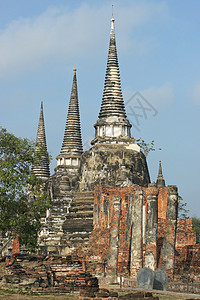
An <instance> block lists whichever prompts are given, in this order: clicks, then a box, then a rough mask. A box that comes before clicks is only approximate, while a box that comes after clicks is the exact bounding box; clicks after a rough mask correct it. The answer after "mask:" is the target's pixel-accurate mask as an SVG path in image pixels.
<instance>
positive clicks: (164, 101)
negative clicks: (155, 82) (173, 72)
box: [141, 83, 175, 107]
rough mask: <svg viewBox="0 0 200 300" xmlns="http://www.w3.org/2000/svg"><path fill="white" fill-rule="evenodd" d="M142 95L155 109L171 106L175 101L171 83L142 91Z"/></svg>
mask: <svg viewBox="0 0 200 300" xmlns="http://www.w3.org/2000/svg"><path fill="white" fill-rule="evenodd" d="M141 94H142V95H143V96H144V97H145V98H146V99H147V100H148V101H149V102H150V103H151V104H152V105H154V106H155V107H161V106H164V105H168V104H171V103H172V102H173V101H174V99H175V93H174V90H173V86H172V84H171V83H165V84H163V85H161V86H159V87H156V86H152V87H150V88H148V89H146V90H143V91H141Z"/></svg>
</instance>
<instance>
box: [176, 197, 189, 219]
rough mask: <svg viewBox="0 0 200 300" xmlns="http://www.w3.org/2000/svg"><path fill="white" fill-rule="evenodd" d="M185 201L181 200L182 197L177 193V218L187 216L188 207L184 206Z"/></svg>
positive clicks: (185, 204)
mask: <svg viewBox="0 0 200 300" xmlns="http://www.w3.org/2000/svg"><path fill="white" fill-rule="evenodd" d="M186 207H187V203H184V202H183V198H182V197H181V196H180V195H178V218H179V219H186V218H189V216H188V213H189V209H187V208H186Z"/></svg>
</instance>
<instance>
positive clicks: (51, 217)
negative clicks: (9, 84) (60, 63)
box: [1, 18, 200, 278]
mask: <svg viewBox="0 0 200 300" xmlns="http://www.w3.org/2000/svg"><path fill="white" fill-rule="evenodd" d="M94 128H95V138H94V139H93V141H92V142H91V145H92V146H91V148H90V149H89V150H87V151H85V152H84V151H83V147H82V138H81V126H80V113H79V102H78V90H77V75H76V69H74V76H73V84H72V90H71V97H70V102H69V109H68V114H67V121H66V127H65V133H64V139H63V144H62V147H61V151H60V153H59V155H58V156H57V158H56V159H57V166H56V168H55V170H54V174H53V175H52V176H50V171H49V164H48V159H47V157H46V156H45V154H44V157H43V158H42V161H41V164H39V165H34V166H33V172H34V173H35V174H36V176H38V177H40V178H41V179H42V180H43V181H44V184H47V185H48V187H49V192H50V195H51V198H52V207H51V208H50V209H49V210H48V211H47V213H46V216H45V217H43V218H42V219H41V222H42V230H41V232H40V235H39V239H38V246H39V254H40V255H58V256H62V257H65V256H67V255H70V254H74V253H77V255H79V256H80V257H83V258H84V259H85V260H86V262H87V265H88V268H89V270H90V271H91V273H92V274H96V275H98V276H105V275H107V276H116V275H123V276H130V277H131V278H135V277H136V274H137V272H138V270H139V269H140V268H142V267H145V266H146V267H149V268H151V269H153V270H154V269H156V268H161V269H163V270H166V272H167V273H168V274H169V275H172V274H174V273H176V274H182V273H184V272H187V271H188V272H190V273H192V274H194V275H198V274H199V271H200V269H199V268H200V264H199V244H197V243H196V235H195V233H194V231H193V229H192V221H191V219H185V220H178V219H177V210H178V190H177V187H176V186H165V180H164V178H163V174H162V168H161V163H159V172H158V177H157V181H156V183H151V181H150V176H149V171H148V166H147V162H146V157H145V155H144V154H143V152H142V151H141V149H140V147H139V146H138V145H137V144H136V143H135V139H134V138H133V137H131V124H130V122H129V120H128V119H127V116H126V112H125V106H124V101H123V97H122V91H121V82H120V75H119V66H118V57H117V48H116V41H115V31H114V19H113V18H112V19H111V33H110V43H109V52H108V59H107V69H106V76H105V84H104V92H103V97H102V103H101V109H100V113H99V117H98V120H97V122H96V124H95V125H94ZM38 144H42V145H43V146H44V148H45V149H47V144H46V135H45V123H44V115H43V104H42V105H41V111H40V119H39V126H38V132H37V139H36V147H35V151H36V152H37V150H38V148H37V145H38ZM16 247H18V245H16ZM9 249H11V242H10V240H9V238H8V237H7V236H4V234H2V238H1V254H2V255H4V254H6V253H8V250H9Z"/></svg>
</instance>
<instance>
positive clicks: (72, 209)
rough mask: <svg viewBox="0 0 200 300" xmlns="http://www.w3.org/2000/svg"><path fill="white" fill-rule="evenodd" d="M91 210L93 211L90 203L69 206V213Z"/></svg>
mask: <svg viewBox="0 0 200 300" xmlns="http://www.w3.org/2000/svg"><path fill="white" fill-rule="evenodd" d="M80 210H81V211H91V212H93V207H92V206H90V205H79V206H72V207H70V213H72V212H78V211H80Z"/></svg>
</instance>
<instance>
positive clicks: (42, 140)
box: [32, 101, 50, 179]
mask: <svg viewBox="0 0 200 300" xmlns="http://www.w3.org/2000/svg"><path fill="white" fill-rule="evenodd" d="M37 154H39V163H37V162H35V163H34V164H33V167H32V170H33V173H34V174H35V175H36V176H37V177H39V178H41V179H48V178H49V176H50V170H49V158H48V153H47V143H46V135H45V125H44V114H43V102H42V101H41V109H40V119H39V124H38V131H37V138H36V144H35V157H36V160H37Z"/></svg>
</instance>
